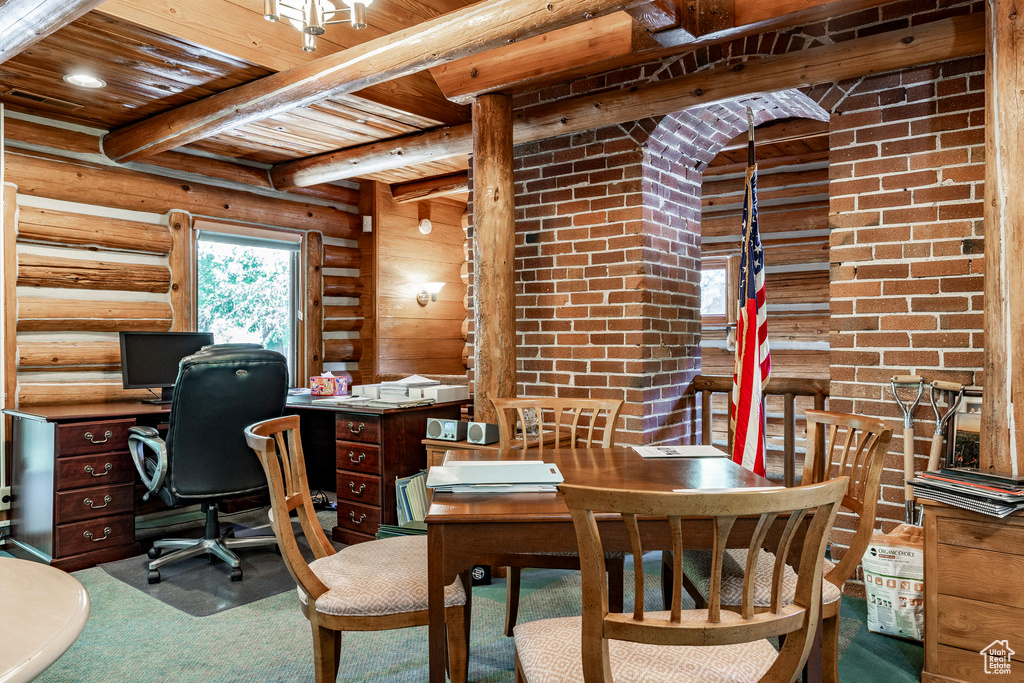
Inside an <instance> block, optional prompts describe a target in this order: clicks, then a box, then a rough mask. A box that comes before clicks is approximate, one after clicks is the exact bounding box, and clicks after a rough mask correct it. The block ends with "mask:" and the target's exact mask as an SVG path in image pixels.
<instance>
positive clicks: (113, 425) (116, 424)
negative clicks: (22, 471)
mask: <svg viewBox="0 0 1024 683" xmlns="http://www.w3.org/2000/svg"><path fill="white" fill-rule="evenodd" d="M134 425H135V420H106V421H104V422H75V423H72V424H59V425H57V457H63V456H66V455H82V454H83V453H105V452H107V451H123V450H125V449H127V448H128V430H129V429H131V428H132V427H133V426H134Z"/></svg>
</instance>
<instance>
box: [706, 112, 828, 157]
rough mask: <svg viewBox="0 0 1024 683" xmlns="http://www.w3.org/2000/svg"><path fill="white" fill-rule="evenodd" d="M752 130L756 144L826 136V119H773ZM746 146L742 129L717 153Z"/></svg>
mask: <svg viewBox="0 0 1024 683" xmlns="http://www.w3.org/2000/svg"><path fill="white" fill-rule="evenodd" d="M754 132H755V133H756V135H755V138H754V140H755V142H756V143H757V144H758V145H774V144H778V143H780V142H793V141H794V140H807V139H813V138H827V137H828V121H818V120H816V119H790V120H785V121H774V122H771V123H765V124H763V125H761V126H758V127H757V128H756V129H755V131H754ZM746 148H747V132H746V131H743V132H742V133H740V134H739V135H737V136H736V137H734V138H733V139H732V140H730V141H729V142H727V143H725V146H724V147H722V149H720V150H718V153H719V154H721V153H722V152H734V151H736V150H738V149H746Z"/></svg>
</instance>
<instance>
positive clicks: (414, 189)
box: [391, 173, 469, 204]
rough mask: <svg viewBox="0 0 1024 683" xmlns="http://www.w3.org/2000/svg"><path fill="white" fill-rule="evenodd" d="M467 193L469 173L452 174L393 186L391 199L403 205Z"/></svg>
mask: <svg viewBox="0 0 1024 683" xmlns="http://www.w3.org/2000/svg"><path fill="white" fill-rule="evenodd" d="M467 192H469V173H453V174H452V175H446V176H440V177H437V178H427V179H425V180H417V181H414V182H411V183H402V184H401V185H395V186H393V187H392V188H391V197H392V198H393V199H394V200H395V201H396V202H398V203H399V204H405V203H408V202H421V201H423V200H425V199H436V198H437V197H447V196H451V195H456V194H465V193H467Z"/></svg>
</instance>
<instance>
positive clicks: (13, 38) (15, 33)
mask: <svg viewBox="0 0 1024 683" xmlns="http://www.w3.org/2000/svg"><path fill="white" fill-rule="evenodd" d="M102 1H103V0H4V2H0V64H2V63H3V62H5V61H7V60H8V59H10V58H11V57H13V56H14V55H16V54H18V53H19V52H21V51H22V50H24V49H25V48H26V47H28V46H29V45H32V44H33V43H35V42H36V41H38V40H42V39H43V38H45V37H46V36H48V35H50V34H51V33H53V32H54V31H56V30H58V29H60V28H62V27H64V26H66V25H67V24H70V23H71V22H72V21H74V20H75V19H77V18H78V17H80V16H82V15H83V14H85V13H86V12H88V11H89V10H91V9H93V8H95V7H96V6H97V5H99V4H100V3H101V2H102Z"/></svg>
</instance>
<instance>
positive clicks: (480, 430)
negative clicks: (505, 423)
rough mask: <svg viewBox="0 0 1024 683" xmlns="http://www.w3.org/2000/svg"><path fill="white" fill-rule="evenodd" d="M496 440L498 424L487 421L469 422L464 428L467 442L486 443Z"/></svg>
mask: <svg viewBox="0 0 1024 683" xmlns="http://www.w3.org/2000/svg"><path fill="white" fill-rule="evenodd" d="M497 440H498V425H496V424H491V423H489V422H470V423H469V429H467V430H466V441H468V442H469V443H480V444H488V443H495V442H496V441H497Z"/></svg>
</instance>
